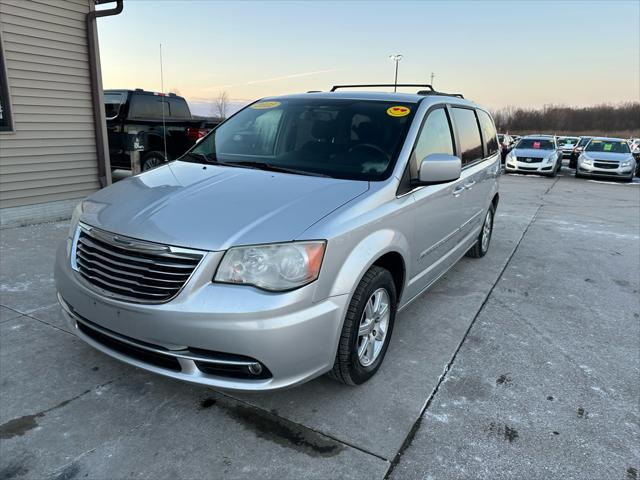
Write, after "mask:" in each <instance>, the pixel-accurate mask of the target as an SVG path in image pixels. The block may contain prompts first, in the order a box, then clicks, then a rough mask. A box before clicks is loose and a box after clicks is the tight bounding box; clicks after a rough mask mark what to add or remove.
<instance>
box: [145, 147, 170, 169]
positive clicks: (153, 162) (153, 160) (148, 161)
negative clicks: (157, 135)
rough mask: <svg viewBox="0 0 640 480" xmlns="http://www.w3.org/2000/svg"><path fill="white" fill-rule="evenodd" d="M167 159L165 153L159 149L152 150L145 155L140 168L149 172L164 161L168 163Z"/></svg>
mask: <svg viewBox="0 0 640 480" xmlns="http://www.w3.org/2000/svg"><path fill="white" fill-rule="evenodd" d="M166 161H167V160H166V159H165V158H164V153H162V152H158V151H155V150H154V151H151V152H149V153H147V154H146V155H145V156H144V157H142V161H141V165H140V170H141V171H143V172H148V171H149V170H152V169H154V168H156V167H159V166H160V165H162V164H163V163H166Z"/></svg>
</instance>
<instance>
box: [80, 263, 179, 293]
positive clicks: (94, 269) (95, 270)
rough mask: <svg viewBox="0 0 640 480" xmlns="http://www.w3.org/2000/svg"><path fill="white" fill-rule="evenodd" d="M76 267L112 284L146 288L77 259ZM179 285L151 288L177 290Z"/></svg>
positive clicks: (143, 285)
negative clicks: (118, 283) (78, 266)
mask: <svg viewBox="0 0 640 480" xmlns="http://www.w3.org/2000/svg"><path fill="white" fill-rule="evenodd" d="M78 265H80V268H81V269H83V270H88V271H90V272H93V273H94V274H96V275H98V276H104V277H106V278H107V279H108V280H111V281H114V282H122V283H126V284H127V285H130V286H132V287H131V288H134V287H133V286H136V287H142V288H147V286H146V285H145V284H144V283H140V282H136V281H135V280H129V279H128V278H118V277H116V276H113V275H111V274H109V273H106V272H104V271H103V270H101V269H100V268H97V267H96V266H95V265H94V266H89V265H88V264H86V263H85V262H84V260H81V259H78ZM180 285H182V282H180V283H179V284H178V285H177V286H172V287H168V286H164V285H154V286H153V288H155V289H159V290H177V289H178V288H180Z"/></svg>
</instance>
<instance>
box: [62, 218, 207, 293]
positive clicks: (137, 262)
mask: <svg viewBox="0 0 640 480" xmlns="http://www.w3.org/2000/svg"><path fill="white" fill-rule="evenodd" d="M79 228H80V231H79V234H78V235H77V236H76V238H77V242H76V244H75V245H74V249H73V251H74V263H75V266H74V268H75V269H76V270H77V271H78V272H79V273H80V275H82V277H83V278H84V279H85V280H86V281H87V282H88V283H89V284H91V285H93V286H95V287H97V288H99V289H100V291H102V292H104V293H106V294H108V295H109V296H112V297H115V298H121V299H124V300H131V301H135V302H143V303H160V302H165V301H168V300H170V299H171V298H173V297H175V296H176V295H177V294H178V293H179V292H180V290H182V288H183V287H184V285H185V284H186V282H187V281H188V280H189V278H190V277H191V275H192V274H193V272H194V270H195V269H196V267H197V266H198V265H199V263H200V261H201V260H202V258H203V256H204V254H203V252H201V251H197V250H189V249H185V248H179V247H170V246H166V245H162V244H154V243H151V242H147V241H142V240H136V239H132V238H128V237H123V236H121V235H117V236H116V235H114V234H110V233H108V232H105V231H102V230H98V229H94V228H93V227H89V226H86V225H84V224H81V225H80V227H79Z"/></svg>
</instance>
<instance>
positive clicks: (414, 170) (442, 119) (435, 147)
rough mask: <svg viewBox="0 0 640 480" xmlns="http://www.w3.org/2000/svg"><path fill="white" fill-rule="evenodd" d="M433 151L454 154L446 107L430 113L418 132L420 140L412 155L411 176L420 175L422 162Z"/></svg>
mask: <svg viewBox="0 0 640 480" xmlns="http://www.w3.org/2000/svg"><path fill="white" fill-rule="evenodd" d="M432 153H446V154H448V155H453V137H452V136H451V126H450V125H449V118H448V117H447V112H446V110H445V109H444V108H438V109H437V110H434V111H432V112H431V113H429V116H428V117H427V119H426V121H425V122H424V125H423V126H422V130H421V131H420V133H419V134H418V141H417V142H416V146H415V148H414V149H413V154H412V156H411V176H412V177H416V176H417V175H418V169H419V168H420V163H421V162H422V160H423V159H424V157H426V156H427V155H430V154H432Z"/></svg>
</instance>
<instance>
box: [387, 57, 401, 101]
mask: <svg viewBox="0 0 640 480" xmlns="http://www.w3.org/2000/svg"><path fill="white" fill-rule="evenodd" d="M389 58H390V59H391V60H392V61H394V62H396V76H395V78H394V81H393V91H394V92H395V91H396V90H397V89H398V62H399V61H400V60H402V55H401V54H399V53H395V54H393V55H389Z"/></svg>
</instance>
